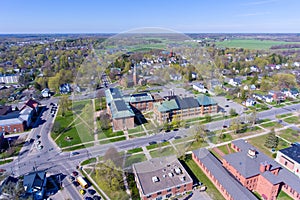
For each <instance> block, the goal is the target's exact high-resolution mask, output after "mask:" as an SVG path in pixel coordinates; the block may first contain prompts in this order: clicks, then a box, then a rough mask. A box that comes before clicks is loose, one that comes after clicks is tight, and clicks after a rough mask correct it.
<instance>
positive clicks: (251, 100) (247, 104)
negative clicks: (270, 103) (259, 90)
mask: <svg viewBox="0 0 300 200" xmlns="http://www.w3.org/2000/svg"><path fill="white" fill-rule="evenodd" d="M255 104H256V101H255V99H253V98H248V99H247V100H246V102H245V106H247V107H249V106H254V105H255Z"/></svg>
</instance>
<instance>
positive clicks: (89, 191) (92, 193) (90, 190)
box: [88, 189, 96, 195]
mask: <svg viewBox="0 0 300 200" xmlns="http://www.w3.org/2000/svg"><path fill="white" fill-rule="evenodd" d="M88 193H89V194H90V195H94V194H96V191H95V190H93V189H88Z"/></svg>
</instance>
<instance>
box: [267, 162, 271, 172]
mask: <svg viewBox="0 0 300 200" xmlns="http://www.w3.org/2000/svg"><path fill="white" fill-rule="evenodd" d="M270 168H271V164H270V163H267V165H266V171H270Z"/></svg>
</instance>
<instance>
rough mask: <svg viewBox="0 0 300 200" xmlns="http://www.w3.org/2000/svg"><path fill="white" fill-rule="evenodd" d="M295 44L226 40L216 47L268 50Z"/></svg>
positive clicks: (253, 40) (254, 40)
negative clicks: (276, 46)
mask: <svg viewBox="0 0 300 200" xmlns="http://www.w3.org/2000/svg"><path fill="white" fill-rule="evenodd" d="M295 43H297V42H283V41H272V40H256V39H234V40H226V41H223V42H216V45H217V46H218V47H228V48H244V49H258V50H260V49H264V50H267V49H270V47H272V46H274V45H281V44H295Z"/></svg>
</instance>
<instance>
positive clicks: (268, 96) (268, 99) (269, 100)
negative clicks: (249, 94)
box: [263, 94, 274, 103]
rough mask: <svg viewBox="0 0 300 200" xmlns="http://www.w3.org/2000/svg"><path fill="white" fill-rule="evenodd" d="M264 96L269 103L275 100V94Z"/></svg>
mask: <svg viewBox="0 0 300 200" xmlns="http://www.w3.org/2000/svg"><path fill="white" fill-rule="evenodd" d="M263 98H264V100H265V101H266V102H267V103H271V102H273V101H274V99H273V96H272V95H270V94H268V95H265V96H264V97H263Z"/></svg>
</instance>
